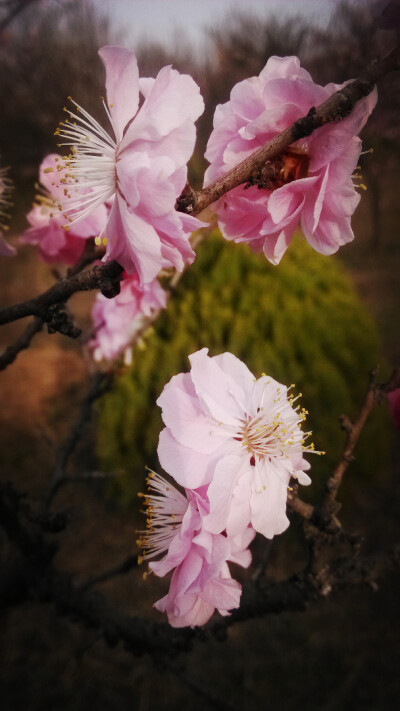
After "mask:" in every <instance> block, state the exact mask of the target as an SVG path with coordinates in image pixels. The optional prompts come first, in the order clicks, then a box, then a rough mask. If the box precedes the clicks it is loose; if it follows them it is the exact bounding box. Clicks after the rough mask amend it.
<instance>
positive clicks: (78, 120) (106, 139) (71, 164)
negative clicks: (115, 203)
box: [56, 97, 117, 227]
mask: <svg viewBox="0 0 400 711" xmlns="http://www.w3.org/2000/svg"><path fill="white" fill-rule="evenodd" d="M69 98H70V97H69ZM70 100H71V101H72V103H73V104H75V106H76V107H77V112H76V113H74V112H73V111H70V110H69V109H64V110H65V111H66V112H67V113H68V114H69V116H70V118H71V119H74V120H73V121H69V120H68V119H67V120H66V121H63V122H62V123H61V129H57V131H56V135H58V136H61V137H62V138H64V139H66V140H65V141H64V142H63V143H59V144H58V145H59V146H71V153H70V155H69V156H66V157H65V158H64V165H61V166H60V170H64V171H65V172H64V174H63V177H62V178H61V179H60V183H61V184H62V185H65V187H66V189H67V191H66V197H65V199H64V200H61V203H60V210H61V212H62V213H63V215H64V217H65V218H66V219H67V220H68V224H67V225H65V227H69V226H70V225H72V224H74V223H75V222H78V221H80V220H82V219H83V218H85V217H87V216H88V215H89V214H90V213H91V212H92V211H93V210H94V209H95V208H96V207H98V206H99V205H102V204H104V203H105V202H106V201H107V200H109V199H110V198H111V197H112V196H113V195H114V194H115V192H116V172H115V164H116V150H117V144H116V142H115V141H114V140H113V139H112V138H111V136H110V135H109V134H108V133H107V131H105V130H104V129H103V128H102V126H101V125H100V124H99V123H98V121H96V119H94V118H93V117H92V116H91V115H90V114H89V113H88V112H87V111H86V110H85V109H83V108H82V107H81V106H80V105H79V104H78V103H77V102H76V101H74V100H73V99H70ZM103 105H104V108H105V111H106V114H107V116H108V118H109V119H110V121H111V115H110V112H109V110H108V108H107V106H106V104H105V103H104V101H103Z"/></svg>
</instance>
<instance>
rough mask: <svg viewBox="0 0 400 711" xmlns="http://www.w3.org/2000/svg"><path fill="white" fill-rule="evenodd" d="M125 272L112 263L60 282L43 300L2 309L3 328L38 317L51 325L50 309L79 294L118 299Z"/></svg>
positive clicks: (0, 317)
mask: <svg viewBox="0 0 400 711" xmlns="http://www.w3.org/2000/svg"><path fill="white" fill-rule="evenodd" d="M122 272H123V269H122V267H121V266H120V265H119V264H118V263H117V262H114V261H111V262H107V263H106V264H102V265H101V266H95V267H93V269H91V270H90V271H87V272H83V273H81V274H77V275H76V276H73V277H70V278H67V279H61V280H60V281H58V282H57V283H56V284H54V285H53V286H52V287H50V289H47V291H45V292H44V293H43V294H40V296H36V297H35V298H33V299H29V301H23V302H22V303H21V304H16V305H15V306H9V307H8V308H5V309H1V310H0V325H3V324H5V323H10V322H11V321H17V320H18V319H20V318H25V316H37V317H39V318H41V319H43V321H49V320H50V313H49V310H50V308H51V307H52V306H54V305H55V304H65V302H66V301H68V299H69V298H70V297H71V296H72V294H75V293H76V292H77V291H91V290H93V289H100V291H101V292H102V293H103V294H104V295H105V296H108V297H111V296H115V295H116V294H117V293H118V291H119V281H120V278H121V275H122Z"/></svg>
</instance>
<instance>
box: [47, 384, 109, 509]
mask: <svg viewBox="0 0 400 711" xmlns="http://www.w3.org/2000/svg"><path fill="white" fill-rule="evenodd" d="M112 380H113V374H112V373H103V372H97V373H95V374H94V375H93V376H92V377H91V381H90V385H89V389H88V392H87V394H86V396H85V398H84V399H83V401H82V405H81V408H80V411H79V414H78V417H77V419H76V421H75V422H74V424H73V425H72V428H71V430H70V432H69V433H68V436H67V438H66V440H65V442H64V443H63V444H62V445H61V447H60V448H59V450H58V453H57V461H56V465H55V468H54V472H53V476H52V478H51V481H50V483H49V485H48V487H47V489H46V491H45V493H44V495H43V500H42V505H41V509H40V513H41V515H44V514H46V513H47V511H48V509H49V507H50V505H51V502H52V500H53V498H54V496H55V495H56V493H57V491H58V489H59V487H60V486H61V484H62V482H63V480H64V479H65V473H66V469H67V465H68V461H69V458H70V457H71V455H72V453H73V452H74V450H75V448H76V446H77V444H78V442H79V440H80V438H81V437H82V434H83V431H84V427H85V425H86V424H87V423H88V422H89V421H90V418H91V416H92V409H93V404H94V403H95V402H96V400H98V399H99V398H100V397H101V396H102V395H104V393H105V392H107V390H108V389H109V388H110V387H111V384H112Z"/></svg>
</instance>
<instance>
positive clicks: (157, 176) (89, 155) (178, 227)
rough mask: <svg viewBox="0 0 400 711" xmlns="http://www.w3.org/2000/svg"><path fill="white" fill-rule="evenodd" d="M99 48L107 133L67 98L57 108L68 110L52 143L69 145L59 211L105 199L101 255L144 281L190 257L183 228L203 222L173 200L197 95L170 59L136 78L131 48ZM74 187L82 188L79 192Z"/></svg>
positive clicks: (81, 211)
mask: <svg viewBox="0 0 400 711" xmlns="http://www.w3.org/2000/svg"><path fill="white" fill-rule="evenodd" d="M99 55H100V58H101V60H102V61H103V64H104V66H105V70H106V100H103V104H104V108H105V111H106V114H107V116H108V119H109V121H110V123H111V126H112V129H113V133H114V136H111V135H110V134H109V133H107V131H105V130H104V128H102V126H101V125H100V124H99V123H98V122H97V121H96V120H95V119H94V118H93V117H92V116H90V114H88V112H87V111H86V110H85V109H84V108H82V107H81V106H79V105H78V104H77V103H76V102H75V101H73V100H72V99H71V101H72V103H73V105H74V108H72V109H71V110H69V109H65V110H66V112H67V114H68V116H69V118H68V119H66V120H65V121H64V122H63V123H62V124H61V128H59V129H57V131H56V133H57V134H58V135H59V136H60V137H61V138H63V139H64V142H63V143H60V144H58V145H59V146H68V147H69V148H70V151H71V152H70V155H69V156H68V157H66V159H65V166H66V181H65V183H64V187H65V186H66V187H67V194H66V197H65V199H63V200H62V201H61V208H62V213H63V215H64V220H65V222H66V225H70V227H71V228H72V227H73V226H74V225H75V224H76V223H78V222H79V220H81V219H82V218H85V217H87V216H88V215H89V214H90V213H91V212H92V210H93V209H94V208H96V207H97V206H98V205H101V204H103V203H105V202H107V201H110V200H112V201H113V202H112V207H111V210H110V214H109V216H108V219H107V220H106V221H105V223H104V225H103V228H102V231H101V234H100V237H103V236H105V237H106V239H107V240H108V244H107V252H106V256H105V259H115V260H117V261H118V262H119V263H120V264H121V265H122V266H123V267H124V269H125V270H126V271H127V272H128V273H138V274H139V278H140V281H141V283H147V282H151V281H152V280H153V279H154V278H155V277H156V276H157V274H158V273H159V271H160V270H161V269H162V268H163V267H170V266H171V265H172V266H174V267H175V268H176V269H177V270H178V271H181V270H182V269H183V266H184V264H191V263H192V262H193V260H194V258H195V253H194V252H193V250H192V248H191V246H190V243H189V236H190V234H191V233H192V232H193V231H194V230H196V229H199V227H202V226H203V223H201V222H200V221H199V220H197V219H196V218H194V217H192V216H190V215H186V214H183V213H180V212H177V211H176V210H175V202H176V199H177V197H178V196H179V195H180V194H181V192H182V190H183V188H184V186H185V184H186V179H187V165H186V164H187V161H188V160H189V158H190V156H191V154H192V151H193V148H194V144H195V139H196V131H195V125H194V122H195V120H196V119H197V118H198V117H199V116H200V114H201V113H202V111H203V108H204V103H203V99H202V98H201V96H200V93H199V88H198V86H197V84H196V83H195V82H194V81H193V79H192V78H191V77H190V76H188V75H184V74H180V73H179V72H177V71H176V70H175V69H172V67H170V66H167V67H164V68H163V69H161V71H160V72H159V74H158V75H157V77H156V78H155V79H147V78H145V79H139V74H138V67H137V61H136V57H135V54H134V52H132V51H130V50H127V49H123V48H121V47H103V48H102V49H100V50H99ZM139 92H140V93H141V95H142V97H143V103H142V105H141V106H140V108H139V101H140V96H139ZM82 188H84V189H87V188H90V193H89V194H86V195H84V196H82V192H81V189H82Z"/></svg>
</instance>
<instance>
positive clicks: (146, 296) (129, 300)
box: [90, 274, 167, 360]
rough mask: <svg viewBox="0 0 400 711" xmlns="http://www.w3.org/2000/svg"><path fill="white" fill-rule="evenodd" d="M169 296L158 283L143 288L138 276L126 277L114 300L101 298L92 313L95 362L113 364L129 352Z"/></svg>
mask: <svg viewBox="0 0 400 711" xmlns="http://www.w3.org/2000/svg"><path fill="white" fill-rule="evenodd" d="M166 303H167V295H166V293H165V291H164V289H163V288H162V287H161V285H160V284H159V282H158V281H157V279H154V281H152V282H150V283H149V284H143V285H141V284H140V281H139V277H138V275H137V274H133V275H131V276H128V275H125V278H124V279H123V280H122V282H121V291H120V293H119V294H118V295H117V296H115V297H114V298H113V299H107V298H106V297H105V296H103V295H102V294H98V296H97V298H96V302H95V304H94V307H93V311H92V318H93V324H94V328H95V335H94V338H93V339H92V341H91V343H90V347H91V348H92V349H93V354H94V358H95V360H102V359H105V360H111V359H113V358H116V357H117V356H118V355H119V354H120V353H122V352H123V351H124V350H125V349H126V350H127V357H128V358H129V353H130V351H129V348H128V346H129V343H130V342H131V341H132V339H133V338H134V336H135V335H136V334H137V333H138V331H140V329H141V328H142V327H143V325H144V324H145V321H146V319H147V318H148V317H149V316H151V314H152V313H153V312H154V311H157V310H158V309H163V308H165V306H166Z"/></svg>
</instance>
